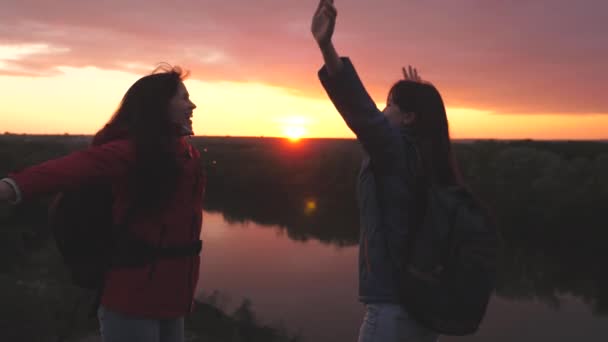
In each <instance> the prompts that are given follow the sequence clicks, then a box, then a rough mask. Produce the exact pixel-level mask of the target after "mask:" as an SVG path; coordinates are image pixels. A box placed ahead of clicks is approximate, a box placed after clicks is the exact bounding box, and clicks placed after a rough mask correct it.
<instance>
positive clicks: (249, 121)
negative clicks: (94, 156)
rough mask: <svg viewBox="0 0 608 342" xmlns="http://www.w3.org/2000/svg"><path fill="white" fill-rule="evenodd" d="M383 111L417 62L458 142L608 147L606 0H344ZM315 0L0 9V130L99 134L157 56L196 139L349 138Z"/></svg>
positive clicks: (37, 1) (347, 39)
mask: <svg viewBox="0 0 608 342" xmlns="http://www.w3.org/2000/svg"><path fill="white" fill-rule="evenodd" d="M335 4H336V7H337V8H338V13H339V14H338V23H337V28H336V34H335V37H334V41H335V44H336V47H337V48H338V51H339V52H340V54H342V55H344V56H349V57H351V59H352V61H353V62H354V64H355V66H356V67H357V69H358V71H359V74H360V76H361V77H362V79H363V81H364V83H365V84H366V87H367V88H368V90H369V91H370V93H371V95H372V97H373V98H374V99H375V100H376V101H377V105H378V107H379V108H380V109H382V108H383V106H384V101H385V97H386V93H387V91H388V89H389V88H390V86H391V84H392V83H394V82H395V81H397V80H398V79H399V78H400V77H401V66H403V65H407V64H413V65H415V66H417V67H418V69H419V70H420V71H421V74H422V77H423V78H424V79H426V80H429V81H431V82H433V83H434V84H435V85H436V86H437V88H438V89H439V90H440V92H441V94H442V95H443V98H444V100H445V103H446V106H447V110H448V117H449V120H450V129H451V134H452V137H453V138H507V139H509V138H533V139H608V95H607V94H606V93H607V92H608V86H607V85H606V82H607V81H608V20H606V13H608V2H607V1H605V0H584V1H572V0H525V1H524V0H521V1H501V0H458V1H450V0H443V1H439V0H426V1H421V0H336V1H335ZM316 6H317V0H221V1H220V0H215V1H210V0H173V1H168V0H167V1H159V0H146V1H144V0H120V1H119V0H104V1H95V2H94V1H85V0H80V1H76V0H55V1H48V0H0V8H1V10H0V89H1V91H0V133H1V132H5V131H9V132H15V133H65V132H67V133H72V134H92V133H94V132H95V131H96V130H97V129H99V128H100V127H101V126H102V125H103V124H104V123H105V122H106V121H107V120H108V119H109V118H110V116H111V114H112V112H113V111H114V110H115V109H116V107H117V105H118V103H119V101H120V99H121V98H122V95H123V94H124V93H125V92H126V90H127V89H128V87H129V86H130V85H131V84H133V83H134V82H135V81H136V80H137V79H138V78H139V77H141V76H143V75H145V74H147V73H149V72H151V71H152V70H153V69H154V67H155V66H156V64H158V63H159V62H169V63H171V64H175V65H180V66H182V67H184V68H186V69H188V70H190V71H191V77H190V78H189V79H188V80H187V81H186V86H187V87H188V89H189V92H190V94H191V98H192V100H193V101H194V102H195V103H196V104H197V105H198V108H197V109H196V111H195V114H194V115H195V117H194V129H195V133H196V134H197V135H232V136H239V135H246V136H295V135H303V136H304V137H352V136H353V135H352V134H351V133H350V131H349V130H348V128H347V127H346V126H345V124H344V123H343V121H342V119H341V118H340V117H339V115H338V114H337V113H336V111H335V109H334V107H333V106H332V104H331V103H330V102H329V100H328V99H327V97H326V95H325V93H324V91H323V89H322V87H321V85H320V83H319V81H318V79H317V70H318V69H319V67H320V66H321V65H322V59H321V56H320V53H319V51H318V49H317V47H316V45H315V43H314V40H313V38H312V36H311V34H310V28H309V27H310V18H311V16H312V14H313V12H314V10H315V8H316Z"/></svg>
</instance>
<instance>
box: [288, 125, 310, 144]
mask: <svg viewBox="0 0 608 342" xmlns="http://www.w3.org/2000/svg"><path fill="white" fill-rule="evenodd" d="M283 132H284V134H285V136H286V137H287V138H288V139H289V140H291V141H298V140H300V139H301V138H302V137H303V136H304V135H305V134H306V128H304V127H303V126H286V127H285V128H284V129H283Z"/></svg>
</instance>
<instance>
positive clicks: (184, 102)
mask: <svg viewBox="0 0 608 342" xmlns="http://www.w3.org/2000/svg"><path fill="white" fill-rule="evenodd" d="M195 108H196V105H195V104H194V103H193V102H192V101H190V94H189V93H188V90H187V89H186V86H185V85H184V83H183V82H180V83H179V84H178V86H177V91H176V92H175V95H174V96H173V97H172V98H171V100H170V101H169V118H170V120H171V122H172V123H174V124H177V125H178V126H179V127H181V128H182V132H181V133H182V134H183V135H191V134H193V130H192V111H193V110H194V109H195Z"/></svg>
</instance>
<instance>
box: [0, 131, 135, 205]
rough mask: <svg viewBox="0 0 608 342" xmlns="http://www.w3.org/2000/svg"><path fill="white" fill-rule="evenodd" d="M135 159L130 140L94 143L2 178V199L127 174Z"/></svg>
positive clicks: (67, 188)
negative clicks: (101, 143) (94, 144)
mask: <svg viewBox="0 0 608 342" xmlns="http://www.w3.org/2000/svg"><path fill="white" fill-rule="evenodd" d="M133 161H134V149H133V146H132V145H131V144H130V143H129V142H128V141H126V140H119V141H113V142H110V143H107V144H104V145H100V146H94V147H90V148H88V149H86V150H82V151H78V152H74V153H72V154H69V155H67V156H65V157H61V158H58V159H52V160H49V161H46V162H44V163H42V164H38V165H34V166H31V167H29V168H26V169H24V170H22V171H19V172H16V173H12V174H9V176H8V177H9V178H6V179H3V180H2V181H0V201H13V202H19V201H20V200H21V199H23V200H26V199H28V198H32V197H36V196H39V195H44V194H50V193H54V192H59V191H64V190H70V189H75V188H77V187H79V186H82V185H84V184H90V183H96V182H105V181H111V180H113V179H115V178H118V177H122V176H125V175H126V174H127V172H128V170H129V168H130V166H131V165H132V163H133Z"/></svg>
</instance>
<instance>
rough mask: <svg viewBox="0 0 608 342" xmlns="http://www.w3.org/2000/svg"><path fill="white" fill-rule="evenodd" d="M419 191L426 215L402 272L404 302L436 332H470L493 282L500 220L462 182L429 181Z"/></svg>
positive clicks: (449, 333)
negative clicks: (439, 183) (446, 183)
mask: <svg viewBox="0 0 608 342" xmlns="http://www.w3.org/2000/svg"><path fill="white" fill-rule="evenodd" d="M427 184H428V183H427ZM421 192H422V194H423V196H424V197H426V201H424V202H422V203H423V206H424V207H425V210H424V211H423V214H424V215H423V217H421V220H420V221H418V222H419V225H418V226H417V227H418V229H417V230H416V231H415V232H413V233H414V235H413V239H411V240H410V241H411V242H410V245H409V246H408V248H409V253H408V259H407V261H406V265H407V266H406V269H405V270H402V271H401V272H400V277H401V279H400V281H401V285H400V288H401V294H402V302H403V304H404V307H405V308H406V309H407V311H408V312H409V313H410V314H411V315H412V317H413V318H414V319H416V320H417V321H419V322H420V323H421V324H422V325H423V326H426V327H427V328H429V329H431V330H433V331H435V332H438V333H440V334H444V335H458V336H461V335H468V334H472V333H474V332H476V331H477V330H478V328H479V325H480V323H481V321H482V319H483V317H484V315H485V312H486V308H487V306H488V302H489V299H490V297H491V294H492V293H493V290H494V286H495V278H496V268H497V255H498V249H499V245H500V244H499V241H500V240H499V236H498V231H497V228H496V225H495V224H494V222H493V220H492V219H491V218H490V217H489V216H488V213H487V212H486V210H485V209H484V208H482V207H481V205H480V204H479V202H478V201H477V200H476V199H475V198H474V197H473V196H472V194H471V193H470V192H469V191H467V189H465V188H463V187H460V186H453V187H441V186H438V185H435V184H428V186H426V187H425V188H424V189H423V191H421Z"/></svg>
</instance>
